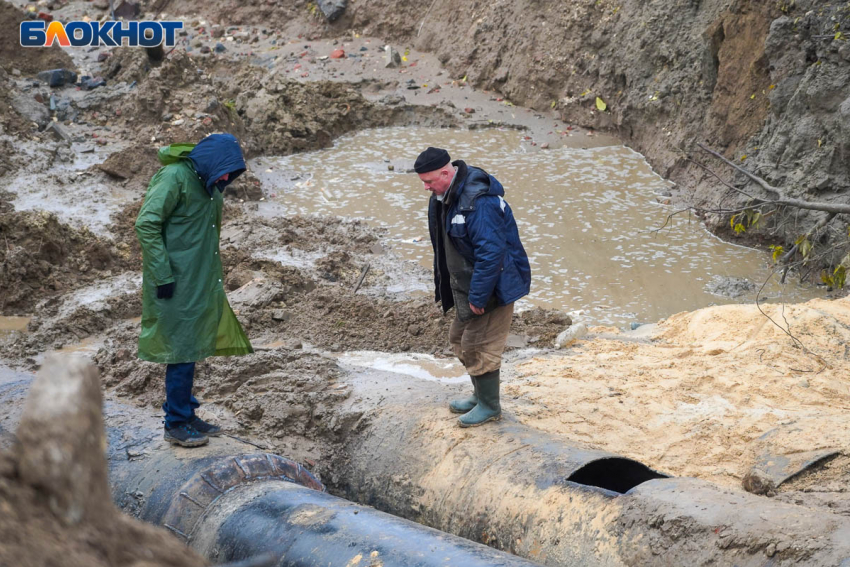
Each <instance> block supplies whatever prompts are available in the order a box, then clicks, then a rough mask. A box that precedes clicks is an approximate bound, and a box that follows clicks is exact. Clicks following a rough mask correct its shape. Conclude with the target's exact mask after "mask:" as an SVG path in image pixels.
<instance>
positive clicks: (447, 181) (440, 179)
mask: <svg viewBox="0 0 850 567" xmlns="http://www.w3.org/2000/svg"><path fill="white" fill-rule="evenodd" d="M453 173H454V169H453V168H451V167H444V168H442V169H438V170H436V171H429V172H428V173H420V174H419V179H421V180H422V183H423V184H424V185H425V189H426V190H428V191H430V192H431V193H433V194H434V195H437V196H438V197H439V196H440V195H444V194H445V193H446V191H448V190H449V186H451V184H452V174H453Z"/></svg>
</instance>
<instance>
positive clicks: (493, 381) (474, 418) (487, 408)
mask: <svg viewBox="0 0 850 567" xmlns="http://www.w3.org/2000/svg"><path fill="white" fill-rule="evenodd" d="M475 381H476V382H477V383H478V404H477V405H476V406H475V407H474V408H472V409H471V410H470V411H469V413H467V414H464V415H462V416H461V417H460V418H459V419H458V420H457V421H458V425H460V426H461V427H477V426H479V425H482V424H484V423H487V422H488V421H499V420H500V419H501V418H502V406H501V405H499V371H498V370H494V371H493V372H488V373H487V374H482V375H481V376H476V377H475Z"/></svg>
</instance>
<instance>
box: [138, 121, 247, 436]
mask: <svg viewBox="0 0 850 567" xmlns="http://www.w3.org/2000/svg"><path fill="white" fill-rule="evenodd" d="M159 161H160V162H161V163H162V164H163V167H162V168H160V170H159V171H158V172H157V173H156V175H154V176H153V178H152V179H151V182H150V185H149V186H148V192H147V195H146V196H145V202H144V204H143V205H142V209H141V210H140V211H139V216H138V218H137V219H136V235H137V236H138V239H139V243H140V244H141V247H142V260H143V284H142V332H141V335H140V336H139V358H141V359H142V360H148V361H151V362H160V363H164V364H166V365H167V366H166V371H165V403H164V404H163V406H162V409H163V411H164V412H165V434H164V436H165V439H166V440H167V441H169V442H171V443H174V444H178V445H182V446H184V447H196V446H199V445H203V444H205V443H207V442H208V441H209V438H208V437H209V436H215V435H219V434H220V433H221V428H219V427H218V426H215V425H212V424H210V423H207V422H205V421H204V420H202V419H200V418H199V417H198V416H196V415H195V409H196V408H197V407H198V406H199V405H200V404H199V402H198V400H196V399H195V397H194V396H193V395H192V386H193V379H194V374H195V363H196V362H197V361H199V360H203V359H205V358H207V357H208V356H230V355H240V354H249V353H251V352H253V349H252V348H251V343H250V342H249V341H248V338H247V337H246V336H245V333H244V332H243V331H242V327H241V326H240V325H239V321H237V320H236V316H235V315H234V314H233V310H232V309H231V308H230V304H228V303H227V297H226V296H225V294H224V287H223V284H222V269H221V257H220V256H219V248H218V242H219V233H220V231H221V210H222V205H223V198H222V192H223V191H224V188H225V187H226V186H227V185H228V184H229V183H231V182H232V181H233V180H234V179H236V178H237V177H238V176H239V175H240V174H241V173H242V172H244V171H245V160H244V159H243V157H242V150H241V148H240V147H239V142H238V141H237V140H236V138H235V137H233V136H232V135H230V134H212V135H210V136H207V137H206V138H204V139H203V140H201V141H200V142H199V143H198V144H197V145H191V144H172V145H171V146H166V147H164V148H161V149H160V150H159Z"/></svg>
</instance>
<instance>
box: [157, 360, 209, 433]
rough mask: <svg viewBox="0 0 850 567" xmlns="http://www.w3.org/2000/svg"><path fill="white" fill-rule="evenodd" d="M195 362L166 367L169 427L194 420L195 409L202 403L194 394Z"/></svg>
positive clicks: (167, 421) (163, 407)
mask: <svg viewBox="0 0 850 567" xmlns="http://www.w3.org/2000/svg"><path fill="white" fill-rule="evenodd" d="M194 379H195V363H194V362H182V363H180V364H168V365H166V367H165V403H164V404H162V411H164V412H165V426H166V427H168V428H169V429H170V428H172V427H177V426H178V425H183V424H185V423H188V422H190V421H192V418H193V417H195V410H196V409H197V408H198V407H199V406H200V405H201V404H200V402H198V400H196V399H195V396H193V395H192V385H193V383H194Z"/></svg>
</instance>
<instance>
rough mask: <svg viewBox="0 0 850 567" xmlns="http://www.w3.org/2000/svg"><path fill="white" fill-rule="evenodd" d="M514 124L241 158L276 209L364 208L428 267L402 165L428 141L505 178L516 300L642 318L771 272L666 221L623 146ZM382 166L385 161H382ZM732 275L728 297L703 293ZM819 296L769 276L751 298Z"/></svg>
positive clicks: (421, 131)
mask: <svg viewBox="0 0 850 567" xmlns="http://www.w3.org/2000/svg"><path fill="white" fill-rule="evenodd" d="M523 136H524V135H523V133H522V132H518V131H515V130H498V129H491V130H447V129H430V128H385V129H377V130H367V131H362V132H359V133H356V134H353V135H350V136H346V137H343V138H340V139H339V140H337V142H336V144H335V145H334V147H332V148H330V149H326V150H322V151H317V152H310V153H303V154H298V155H293V156H287V157H280V158H269V157H263V158H258V159H255V160H253V161H252V162H251V168H252V170H253V171H254V172H255V173H256V174H257V176H258V177H260V178H261V179H262V180H263V182H264V184H265V185H266V187H269V188H270V189H269V191H270V192H271V193H273V194H274V197H273V199H274V200H275V201H277V203H278V205H280V207H281V208H282V209H283V213H284V214H307V215H309V214H326V215H337V216H342V217H346V218H362V219H365V220H367V221H368V222H369V223H370V224H373V225H375V226H382V227H386V228H387V229H388V231H389V235H390V238H391V240H392V241H393V244H394V248H395V251H396V252H397V253H398V254H399V255H401V256H402V257H403V258H405V259H409V260H414V261H416V262H419V263H420V264H421V265H423V266H425V267H426V268H430V267H431V262H432V252H431V243H430V239H429V236H428V224H427V203H428V198H429V193H427V192H426V191H425V190H424V189H423V188H422V184H421V183H420V182H419V179H418V177H417V176H416V175H415V174H414V173H412V172H411V171H412V164H413V161H414V160H415V158H416V156H417V155H418V153H419V152H420V151H421V150H422V149H424V148H425V147H427V146H440V147H445V148H447V149H448V150H449V153H450V154H451V155H452V158H453V159H463V160H464V161H466V162H467V163H468V164H471V165H475V166H479V167H482V168H484V169H486V170H487V171H489V172H490V173H492V174H493V175H495V176H496V177H497V178H498V179H499V180H500V181H501V182H502V184H503V185H504V187H505V198H506V200H507V201H508V202H509V203H510V205H511V207H512V209H513V211H514V215H515V216H516V218H517V223H518V225H519V229H520V235H521V237H522V241H523V244H524V245H525V248H526V251H527V252H528V255H529V258H530V261H531V266H532V273H533V282H532V292H531V296H530V297H529V298H528V300H527V302H523V305H520V307H523V306H525V307H527V306H528V304H529V303H530V304H533V305H538V306H541V307H547V308H557V309H562V310H565V311H572V312H576V311H580V312H583V313H584V314H585V315H586V316H587V318H588V319H589V320H590V321H591V322H592V323H595V324H615V325H626V324H628V323H630V322H634V321H639V322H650V321H657V320H658V319H661V318H664V317H667V316H668V315H670V314H672V313H677V312H680V311H688V310H693V309H697V308H700V307H705V306H708V305H712V304H719V303H733V302H743V301H752V300H754V299H755V296H756V289H757V286H760V285H761V283H762V282H763V281H764V280H765V279H766V278H767V276H768V275H769V273H770V272H769V268H768V265H767V257H766V255H764V254H763V253H761V252H759V251H756V250H752V249H748V248H744V247H740V246H735V245H732V244H728V243H725V242H722V241H720V240H719V239H717V238H715V237H714V236H712V235H711V234H710V233H709V232H708V231H707V230H705V229H704V228H703V226H702V225H701V224H700V223H699V222H698V221H696V220H695V219H691V220H689V219H687V218H676V219H674V220H673V221H672V223H670V224H668V226H667V227H666V228H665V229H664V230H662V231H660V232H654V229H658V228H659V227H661V226H662V225H664V222H665V219H666V217H667V215H668V214H669V213H670V212H672V209H671V207H670V206H668V205H663V204H661V202H662V201H663V200H664V197H663V196H662V195H663V193H664V192H665V191H667V190H668V189H669V188H670V184H669V182H667V181H665V180H664V179H662V178H661V177H659V176H658V175H657V174H656V173H654V172H653V171H652V169H651V168H650V167H649V165H648V164H647V163H646V161H645V160H644V159H643V157H642V156H641V155H640V154H638V153H636V152H634V151H632V150H630V149H628V148H625V147H623V146H607V147H593V148H586V149H582V148H566V147H565V148H559V149H552V150H545V151H532V150H536V149H537V148H531V147H530V146H529V145H528V142H527V141H524V140H523ZM388 166H392V170H391V168H390V167H388ZM727 278H743V279H744V280H746V281H747V282H749V284H747V283H746V282H745V284H744V285H743V289H742V286H740V285H738V286H737V287H736V288H735V293H736V294H737V295H736V296H735V297H734V298H730V297H724V296H720V295H716V294H714V293H711V292H710V291H709V290H710V289H711V290H715V289H716V285H717V283H718V282H720V283H721V284H722V283H723V282H724V281H725V280H726V279H727ZM815 295H817V291H816V290H814V289H806V288H801V287H799V286H797V285H796V284H788V285H786V286H780V285H779V284H778V283H769V284H768V285H767V286H766V287H765V290H764V292H763V293H762V297H767V298H768V299H769V300H771V301H774V300H778V299H781V300H783V301H800V300H805V299H809V298H811V297H813V296H815Z"/></svg>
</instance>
